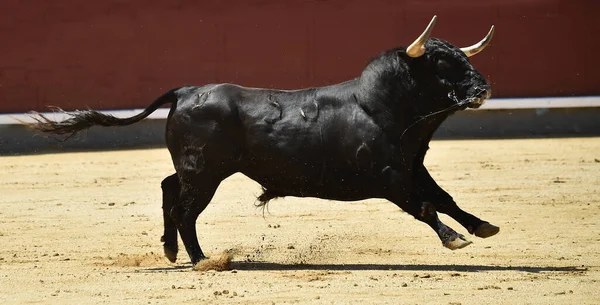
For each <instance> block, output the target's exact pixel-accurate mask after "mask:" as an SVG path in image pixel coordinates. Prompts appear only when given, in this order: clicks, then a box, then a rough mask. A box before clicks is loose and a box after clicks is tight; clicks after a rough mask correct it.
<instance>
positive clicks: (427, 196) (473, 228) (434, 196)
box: [415, 167, 500, 238]
mask: <svg viewBox="0 0 600 305" xmlns="http://www.w3.org/2000/svg"><path fill="white" fill-rule="evenodd" d="M415 178H416V179H415V180H416V184H417V189H418V191H419V196H420V197H421V199H422V200H423V201H429V202H431V203H432V204H433V205H434V206H435V208H436V210H437V211H438V212H440V213H444V214H446V215H448V216H450V217H452V218H454V220H456V221H458V222H459V223H460V224H461V225H462V226H463V227H465V228H466V229H467V230H468V231H469V233H471V234H474V235H475V236H477V237H482V238H486V237H490V236H493V235H496V234H497V233H498V232H499V231H500V228H499V227H497V226H494V225H492V224H490V223H489V222H487V221H483V220H481V219H479V218H477V217H475V216H473V215H471V214H469V213H467V212H465V211H463V210H462V209H461V208H460V207H458V205H457V204H456V202H454V199H453V198H452V196H450V195H449V194H448V193H447V192H446V191H444V190H443V189H442V188H441V187H440V186H439V185H438V184H437V183H436V182H435V180H433V178H432V177H431V175H430V174H429V172H428V171H427V169H426V168H425V167H421V168H420V169H419V170H418V171H417V173H416V177H415Z"/></svg>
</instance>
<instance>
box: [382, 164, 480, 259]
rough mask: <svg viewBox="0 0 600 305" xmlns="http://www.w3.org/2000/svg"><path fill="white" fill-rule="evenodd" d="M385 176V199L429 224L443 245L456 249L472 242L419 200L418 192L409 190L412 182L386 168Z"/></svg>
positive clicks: (429, 204)
mask: <svg viewBox="0 0 600 305" xmlns="http://www.w3.org/2000/svg"><path fill="white" fill-rule="evenodd" d="M385 176H387V177H386V180H388V179H389V180H388V183H389V187H388V189H389V190H390V194H389V195H388V196H387V199H389V200H390V201H392V202H393V203H394V204H396V205H397V206H398V207H400V208H401V209H402V210H404V211H405V212H407V213H409V214H410V215H412V216H413V217H415V218H416V219H417V220H420V221H422V222H424V223H426V224H427V225H429V226H430V227H431V228H432V229H433V230H434V231H435V232H436V233H437V235H438V237H439V238H440V241H441V242H442V244H443V245H444V247H446V248H448V249H450V250H456V249H461V248H464V247H466V246H468V245H470V244H471V243H472V242H471V241H469V240H467V239H466V238H465V237H464V236H463V235H462V234H459V233H457V232H456V231H454V230H453V229H452V228H450V227H448V226H447V225H445V224H444V223H443V222H442V221H441V220H440V219H439V217H438V215H437V212H436V209H435V206H434V205H433V204H431V203H429V202H424V201H423V200H420V198H419V196H418V193H415V192H411V190H412V184H411V183H410V182H407V181H405V180H404V179H402V176H401V175H400V174H399V173H398V172H396V171H395V170H388V171H387V173H386V175H385Z"/></svg>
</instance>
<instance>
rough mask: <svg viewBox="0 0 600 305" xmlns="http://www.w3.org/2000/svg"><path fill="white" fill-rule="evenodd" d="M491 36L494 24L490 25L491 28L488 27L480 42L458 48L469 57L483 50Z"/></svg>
mask: <svg viewBox="0 0 600 305" xmlns="http://www.w3.org/2000/svg"><path fill="white" fill-rule="evenodd" d="M493 36H494V26H493V25H492V28H491V29H490V31H489V32H488V34H487V35H486V36H485V37H484V38H483V39H482V40H481V41H480V42H478V43H476V44H474V45H472V46H470V47H466V48H460V50H461V51H463V52H464V53H465V55H467V57H471V56H473V55H475V54H477V53H479V52H481V51H483V49H485V47H487V45H488V44H490V41H492V37H493Z"/></svg>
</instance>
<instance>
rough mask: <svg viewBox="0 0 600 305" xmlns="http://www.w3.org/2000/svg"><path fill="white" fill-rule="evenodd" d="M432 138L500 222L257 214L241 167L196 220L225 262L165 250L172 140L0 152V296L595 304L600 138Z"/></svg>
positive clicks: (272, 210) (355, 207) (360, 207)
mask: <svg viewBox="0 0 600 305" xmlns="http://www.w3.org/2000/svg"><path fill="white" fill-rule="evenodd" d="M431 147H432V149H431V150H430V153H429V155H428V158H427V160H426V164H427V165H428V168H429V169H430V171H431V172H432V174H433V175H434V177H436V179H437V181H438V182H439V184H440V185H441V186H442V187H444V188H445V189H447V190H448V191H449V192H450V193H451V194H452V195H453V196H454V198H455V199H456V201H457V202H458V203H459V205H460V206H461V207H463V208H464V209H465V210H467V211H469V212H471V213H473V214H475V215H478V216H480V217H481V218H483V219H486V220H488V221H490V222H491V223H493V224H496V225H499V226H500V227H501V231H500V233H499V234H498V235H496V236H494V237H492V238H489V239H478V238H474V237H473V238H472V240H473V241H474V243H473V244H472V245H470V246H469V247H467V248H465V249H462V250H457V251H454V252H453V251H450V250H447V249H445V248H443V247H442V245H441V243H440V242H439V240H438V238H437V236H436V235H435V234H434V232H433V231H432V230H431V229H430V228H429V227H427V226H426V225H425V224H423V223H420V222H418V221H416V220H414V219H413V218H412V217H411V216H409V215H408V214H406V213H403V212H401V211H400V210H398V209H397V208H396V207H395V206H394V205H393V204H391V203H388V202H386V201H385V200H378V199H374V200H368V201H361V202H350V203H348V202H346V203H344V202H334V201H323V200H317V199H312V198H308V199H300V198H285V199H280V200H275V201H272V202H271V203H270V205H269V213H265V216H264V217H263V215H262V213H261V210H259V209H256V208H255V207H254V205H253V204H254V203H255V197H256V196H257V195H258V194H259V193H260V191H259V186H258V185H257V184H256V183H254V182H253V181H251V180H249V179H247V178H246V177H244V176H242V175H234V176H232V177H230V178H229V179H227V180H226V181H224V182H223V184H221V186H220V188H219V190H218V191H217V194H216V196H215V198H214V199H213V201H212V203H211V205H210V206H209V207H208V208H207V209H206V211H204V213H203V214H201V215H200V218H199V219H198V222H197V227H198V231H199V238H200V245H201V246H202V247H203V249H204V252H205V253H207V254H208V255H211V256H213V258H214V257H218V256H220V255H221V254H222V253H223V252H224V251H230V252H231V253H234V254H235V255H234V257H233V262H232V270H229V271H223V272H215V271H206V272H204V271H196V270H193V269H192V268H191V265H190V264H189V263H188V261H189V260H188V257H187V254H186V253H185V251H180V253H179V260H178V262H177V263H176V264H171V263H169V262H168V261H167V260H166V259H165V258H163V256H162V243H161V242H159V239H160V236H161V235H162V214H161V190H160V181H161V180H162V178H163V177H165V176H167V175H169V174H171V173H172V172H173V169H172V165H171V163H170V158H169V155H168V152H167V150H166V149H154V150H131V151H110V152H89V153H65V154H46V155H37V156H21V157H0V173H1V176H0V194H2V196H0V244H1V245H2V247H1V248H0V303H3V304H15V303H46V304H49V303H54V304H57V303H63V304H64V303H72V304H82V303H86V304H87V303H108V304H115V303H128V304H145V303H148V304H155V303H157V304H162V303H174V304H178V303H193V304H199V303H241V304H252V303H258V304H271V303H277V304H280V303H318V304H321V303H323V304H330V303H336V304H338V303H342V304H343V303H355V304H367V303H378V304H382V303H389V304H489V303H502V304H598V302H599V300H600V289H599V288H600V283H598V281H600V242H599V241H600V228H599V227H598V224H599V223H600V213H599V212H600V138H585V139H535V140H531V139H528V140H489V141H435V142H433V143H431ZM443 221H444V222H446V223H447V224H448V225H450V226H452V227H453V228H454V229H456V230H457V231H459V232H461V233H463V234H467V233H466V230H465V229H463V228H462V227H461V226H460V225H458V224H457V223H456V222H454V221H452V220H451V219H449V218H448V217H445V216H443ZM180 247H182V245H181V243H180Z"/></svg>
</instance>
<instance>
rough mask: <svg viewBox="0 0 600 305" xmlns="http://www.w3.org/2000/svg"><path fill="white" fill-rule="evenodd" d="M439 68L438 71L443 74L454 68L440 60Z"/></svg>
mask: <svg viewBox="0 0 600 305" xmlns="http://www.w3.org/2000/svg"><path fill="white" fill-rule="evenodd" d="M437 68H438V71H440V72H442V71H447V70H450V68H452V67H451V66H450V63H449V62H447V61H445V60H442V59H440V60H438V62H437Z"/></svg>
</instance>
